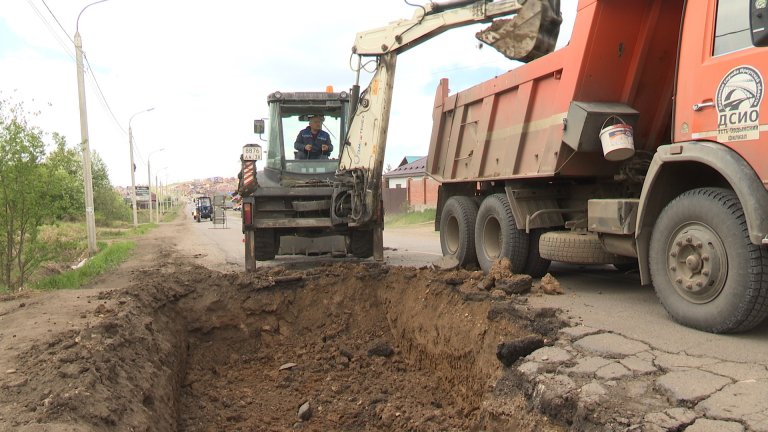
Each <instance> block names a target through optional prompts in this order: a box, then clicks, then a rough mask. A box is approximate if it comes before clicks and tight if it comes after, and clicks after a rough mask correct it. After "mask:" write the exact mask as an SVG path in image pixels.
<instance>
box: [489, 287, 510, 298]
mask: <svg viewBox="0 0 768 432" xmlns="http://www.w3.org/2000/svg"><path fill="white" fill-rule="evenodd" d="M491 298H492V299H497V300H498V299H504V298H507V293H505V292H504V291H502V290H497V289H495V290H493V291H491Z"/></svg>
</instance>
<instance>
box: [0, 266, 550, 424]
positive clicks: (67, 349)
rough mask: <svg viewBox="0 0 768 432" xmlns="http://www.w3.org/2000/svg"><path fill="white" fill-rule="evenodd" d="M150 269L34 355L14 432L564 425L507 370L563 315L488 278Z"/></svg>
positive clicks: (373, 271) (8, 392)
mask: <svg viewBox="0 0 768 432" xmlns="http://www.w3.org/2000/svg"><path fill="white" fill-rule="evenodd" d="M134 277H135V278H136V280H138V281H139V282H136V283H134V284H133V285H132V286H131V287H130V288H128V289H125V290H119V291H111V292H106V293H103V294H101V295H100V297H99V298H96V299H93V303H92V304H93V307H92V310H91V311H89V312H88V314H93V316H94V318H95V319H94V321H93V322H94V323H95V324H93V325H91V326H89V327H88V328H85V329H77V330H70V331H68V332H64V333H60V334H56V335H53V336H52V337H51V338H50V340H49V341H47V342H46V343H43V344H36V345H35V346H33V347H32V348H30V349H29V350H27V351H25V352H24V353H23V354H22V355H21V356H20V358H19V359H18V364H19V372H18V373H15V374H14V375H13V376H14V380H13V381H12V382H10V381H8V382H5V383H4V384H3V389H2V391H0V404H2V405H4V406H5V407H6V408H7V409H10V410H13V411H14V412H15V415H14V416H13V419H12V420H11V421H9V422H7V423H6V424H7V425H8V426H9V427H12V430H20V431H27V432H30V431H112V430H119V431H223V430H226V431H262V430H263V431H279V430H295V429H301V430H312V431H332V430H348V431H358V430H360V431H362V430H365V431H382V430H397V431H401V430H418V431H438V430H441V431H442V430H519V431H547V430H560V428H559V426H557V425H554V424H552V423H550V422H549V421H548V420H547V419H546V418H544V417H542V416H540V415H539V414H537V413H536V412H533V411H531V410H529V409H528V407H527V404H526V402H525V399H524V398H523V397H522V396H521V393H520V391H519V390H518V388H517V387H518V386H519V384H518V383H516V381H515V380H514V379H510V376H513V375H512V374H510V373H509V372H508V371H507V370H506V369H505V368H504V366H502V361H503V362H504V363H505V364H511V363H512V362H514V361H515V359H516V358H517V357H519V356H521V355H526V354H528V353H529V352H531V351H532V350H533V349H536V348H538V347H540V346H541V345H542V344H546V343H549V342H550V341H551V340H552V336H553V334H554V332H556V331H557V329H558V328H559V327H560V325H561V324H560V322H559V320H558V319H557V318H556V317H555V314H554V311H551V310H532V309H529V308H528V307H527V306H526V302H525V297H520V296H505V295H502V294H499V293H491V292H488V291H484V290H482V288H481V287H482V285H483V284H482V283H481V282H482V279H483V276H482V274H480V273H470V272H466V271H454V272H438V271H435V270H430V269H420V270H416V269H409V268H397V267H386V266H379V265H376V264H372V263H367V264H365V263H363V264H349V263H344V264H325V265H320V266H319V267H315V268H305V269H302V268H283V267H277V268H263V269H260V270H259V271H257V272H255V273H251V274H234V273H228V274H222V273H217V272H214V271H211V270H209V269H206V268H204V267H200V266H197V265H194V264H191V263H190V262H189V261H188V260H186V259H184V258H181V257H173V256H170V255H169V256H166V257H165V258H164V259H163V262H159V263H157V264H156V266H155V267H153V268H148V269H142V270H141V271H137V272H135V273H134ZM500 360H501V361H500ZM4 420H8V419H7V418H6V419H4Z"/></svg>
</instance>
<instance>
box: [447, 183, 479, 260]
mask: <svg viewBox="0 0 768 432" xmlns="http://www.w3.org/2000/svg"><path fill="white" fill-rule="evenodd" d="M476 220H477V203H476V202H475V200H473V199H472V198H470V197H465V196H455V197H451V198H450V199H449V200H448V201H447V202H446V203H445V206H443V211H442V213H441V214H440V248H441V249H442V250H443V256H450V257H454V258H456V261H458V262H459V266H460V267H466V266H468V265H473V264H477V254H476V253H475V221H476Z"/></svg>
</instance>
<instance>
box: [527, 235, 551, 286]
mask: <svg viewBox="0 0 768 432" xmlns="http://www.w3.org/2000/svg"><path fill="white" fill-rule="evenodd" d="M546 232H547V230H546V229H543V228H538V229H533V230H531V233H530V234H529V235H528V237H529V238H530V242H529V243H528V259H527V260H526V261H525V268H524V269H523V273H524V274H527V275H529V276H531V277H535V278H540V277H542V276H544V275H545V274H547V270H549V266H550V264H552V261H551V260H548V259H546V258H542V257H541V252H540V250H539V241H540V240H541V236H542V235H543V234H544V233H546Z"/></svg>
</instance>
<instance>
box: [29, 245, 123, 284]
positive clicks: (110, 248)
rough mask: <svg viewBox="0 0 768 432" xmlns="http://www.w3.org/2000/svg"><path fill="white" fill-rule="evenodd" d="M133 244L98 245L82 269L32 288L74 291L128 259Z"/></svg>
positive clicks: (47, 279)
mask: <svg viewBox="0 0 768 432" xmlns="http://www.w3.org/2000/svg"><path fill="white" fill-rule="evenodd" d="M134 247H136V244H135V243H134V242H119V243H112V244H110V245H106V244H104V243H99V248H100V251H99V252H98V253H97V254H96V255H95V256H94V257H93V258H91V259H90V260H88V262H86V263H85V264H84V265H83V266H82V267H80V268H78V269H75V270H72V271H67V272H65V273H61V274H58V275H55V276H50V277H47V278H45V279H42V280H40V281H39V282H37V283H35V284H34V285H33V286H34V288H36V289H40V290H57V289H76V288H80V287H82V286H83V285H85V284H86V283H88V282H89V281H90V280H91V279H93V278H94V277H95V276H98V275H100V274H102V273H105V272H107V271H109V270H111V269H113V268H115V267H117V266H118V265H120V263H122V262H123V261H125V260H126V259H128V257H129V256H130V253H131V250H133V248H134Z"/></svg>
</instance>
